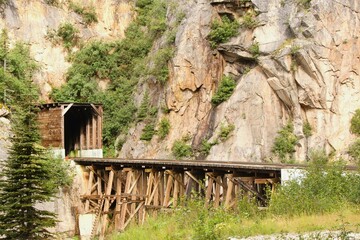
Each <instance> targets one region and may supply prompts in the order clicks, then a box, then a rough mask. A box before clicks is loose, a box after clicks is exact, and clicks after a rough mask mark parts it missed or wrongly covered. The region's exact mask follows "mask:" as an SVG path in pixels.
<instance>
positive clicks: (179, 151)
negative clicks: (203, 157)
mask: <svg viewBox="0 0 360 240" xmlns="http://www.w3.org/2000/svg"><path fill="white" fill-rule="evenodd" d="M171 150H172V153H173V155H174V156H175V158H176V159H181V158H189V157H191V156H192V155H193V151H192V148H191V146H190V145H188V144H187V143H186V141H185V140H184V139H180V140H176V141H175V142H174V144H173V146H172V148H171Z"/></svg>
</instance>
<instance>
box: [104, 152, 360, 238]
mask: <svg viewBox="0 0 360 240" xmlns="http://www.w3.org/2000/svg"><path fill="white" fill-rule="evenodd" d="M269 194H271V199H270V200H269V208H268V209H266V210H260V209H258V206H257V204H256V202H255V201H254V199H252V198H249V197H247V195H245V196H243V197H240V196H239V199H238V201H237V205H236V206H235V207H234V208H232V209H226V208H223V207H219V208H216V209H215V208H212V207H205V202H204V200H203V199H201V198H200V197H199V196H195V197H194V198H193V199H191V200H184V201H183V202H182V203H181V204H180V206H179V207H177V208H174V209H173V211H172V212H168V211H167V212H163V213H159V216H158V217H157V218H156V219H155V218H151V217H150V218H149V219H148V220H147V221H146V222H145V224H144V225H142V226H131V227H130V228H129V229H127V230H126V231H125V232H123V233H121V234H118V235H113V236H112V237H111V238H110V239H113V240H125V239H150V240H151V239H199V240H205V239H228V238H229V237H238V238H242V237H249V236H254V235H260V234H261V235H262V234H274V233H288V232H291V233H297V237H298V238H299V239H303V238H302V237H303V233H304V232H310V231H319V230H338V231H340V232H339V233H336V234H338V235H337V236H338V237H339V236H342V237H344V238H341V239H346V238H345V237H346V236H347V235H348V233H349V232H350V231H359V229H360V219H359V217H358V215H359V214H360V208H359V206H360V205H359V204H360V175H358V174H356V173H355V174H354V173H352V174H345V172H344V164H343V163H342V162H341V161H340V162H339V161H336V162H333V163H329V162H328V158H327V156H326V155H325V154H324V153H323V152H322V151H317V152H313V154H312V155H311V157H310V165H309V167H308V168H307V169H306V170H305V172H304V177H303V178H302V180H301V181H299V180H293V181H289V182H287V183H286V184H284V185H282V186H278V187H277V188H275V192H274V193H270V191H269ZM332 234H333V235H331V237H330V238H329V239H332V238H334V237H335V233H332ZM313 237H314V238H312V239H320V238H316V236H315V235H313ZM280 238H281V236H280Z"/></svg>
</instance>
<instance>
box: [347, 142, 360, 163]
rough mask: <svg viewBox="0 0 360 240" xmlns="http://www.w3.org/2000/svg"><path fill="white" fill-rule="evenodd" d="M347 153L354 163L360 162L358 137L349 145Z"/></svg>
mask: <svg viewBox="0 0 360 240" xmlns="http://www.w3.org/2000/svg"><path fill="white" fill-rule="evenodd" d="M348 153H349V155H350V157H352V159H353V160H355V162H356V163H358V164H360V139H357V140H356V141H355V142H354V143H353V144H351V145H350V146H349V149H348Z"/></svg>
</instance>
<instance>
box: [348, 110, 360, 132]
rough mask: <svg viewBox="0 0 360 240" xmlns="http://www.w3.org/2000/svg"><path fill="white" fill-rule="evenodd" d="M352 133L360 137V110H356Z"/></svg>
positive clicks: (352, 120) (351, 127)
mask: <svg viewBox="0 0 360 240" xmlns="http://www.w3.org/2000/svg"><path fill="white" fill-rule="evenodd" d="M350 131H351V132H352V133H354V134H356V135H358V136H360V109H358V110H356V111H355V114H354V116H353V117H352V118H351V125H350Z"/></svg>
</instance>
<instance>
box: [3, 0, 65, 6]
mask: <svg viewBox="0 0 360 240" xmlns="http://www.w3.org/2000/svg"><path fill="white" fill-rule="evenodd" d="M2 2H4V1H0V4H1V3H2ZM45 3H46V4H48V5H51V6H55V7H56V6H58V5H59V2H58V0H45Z"/></svg>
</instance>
